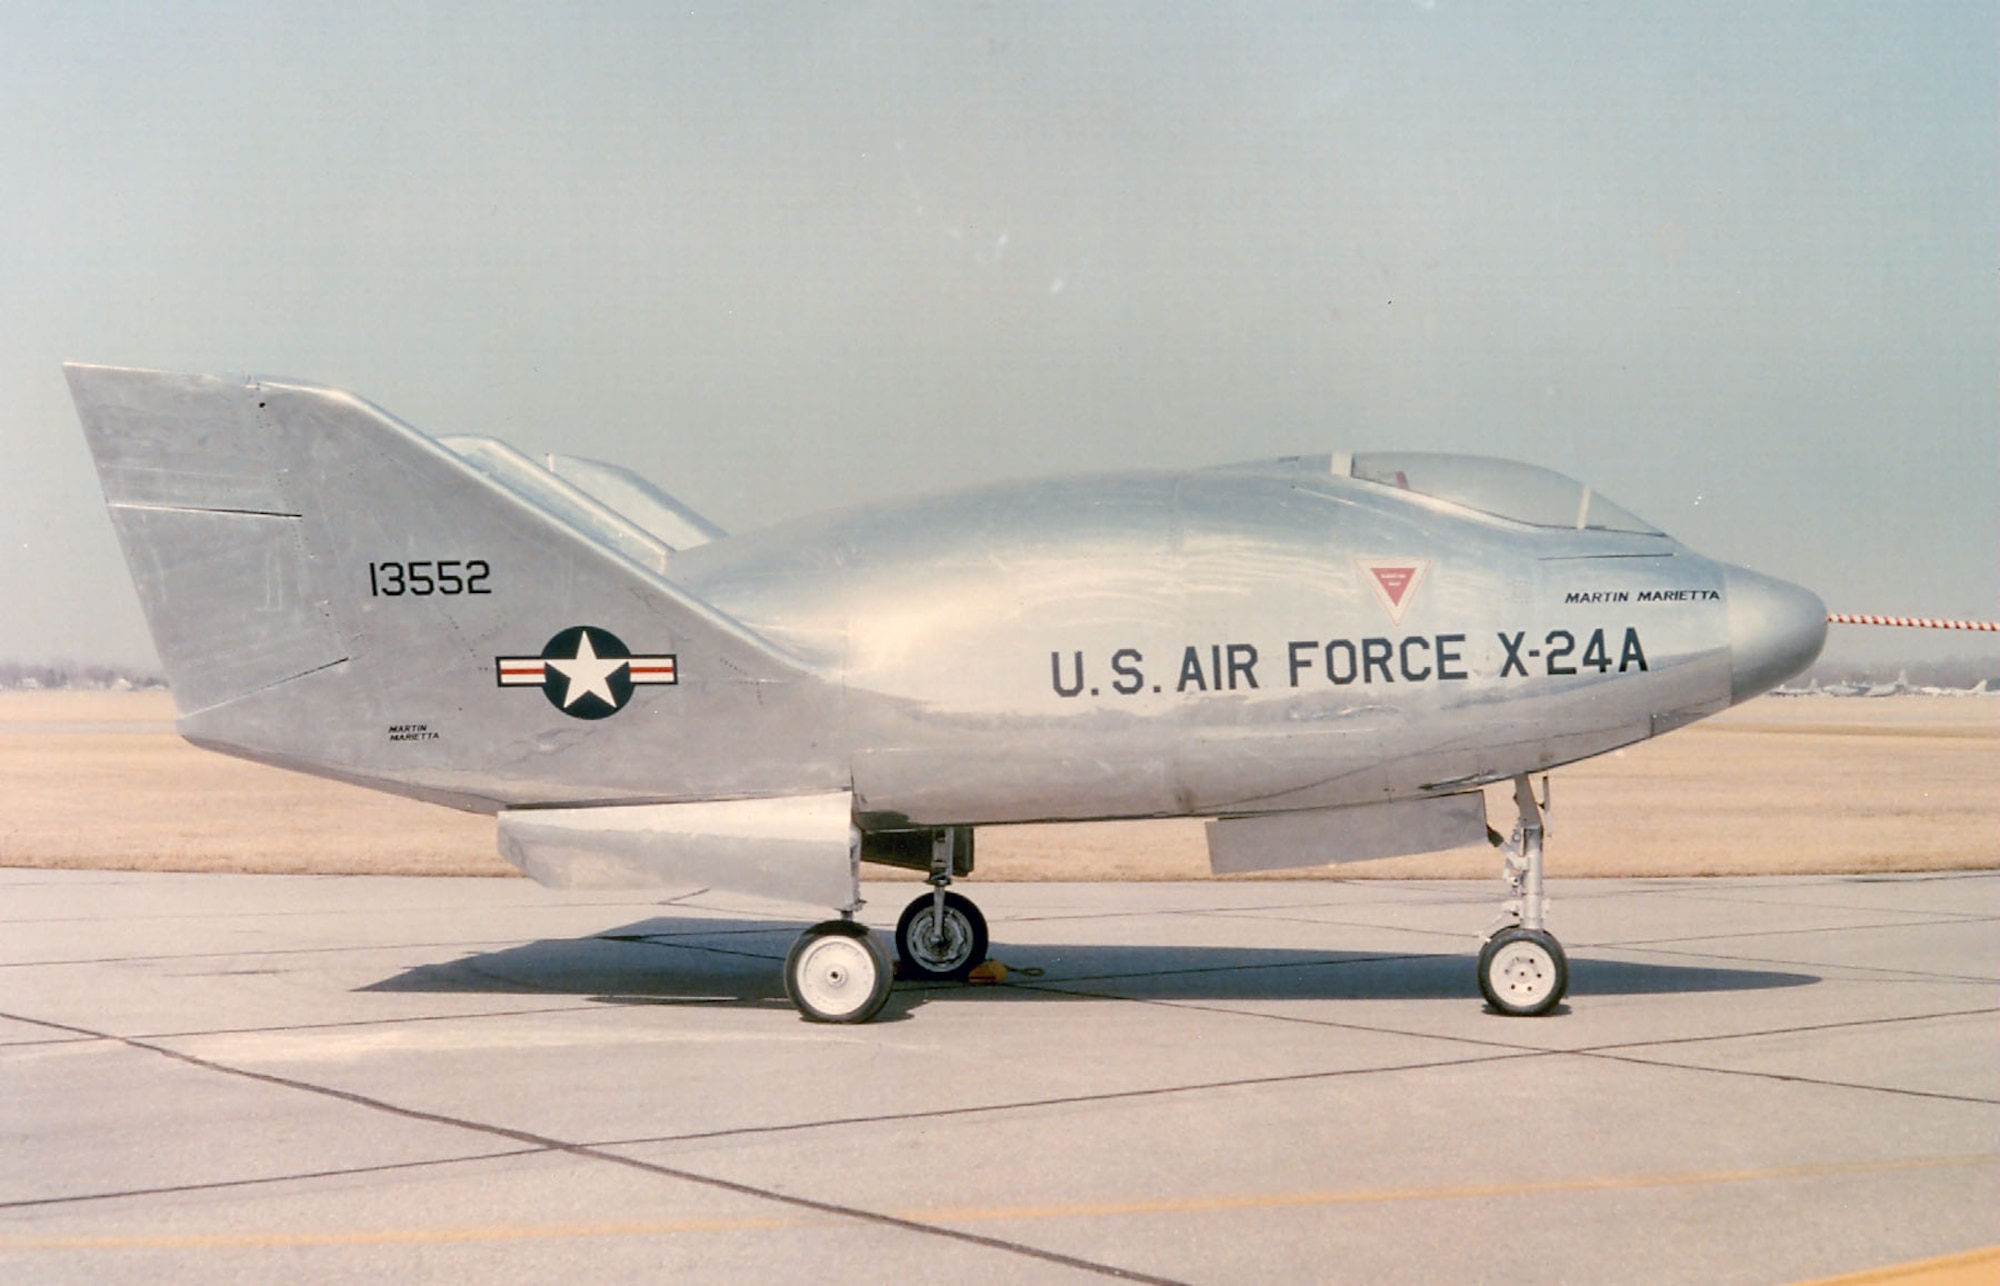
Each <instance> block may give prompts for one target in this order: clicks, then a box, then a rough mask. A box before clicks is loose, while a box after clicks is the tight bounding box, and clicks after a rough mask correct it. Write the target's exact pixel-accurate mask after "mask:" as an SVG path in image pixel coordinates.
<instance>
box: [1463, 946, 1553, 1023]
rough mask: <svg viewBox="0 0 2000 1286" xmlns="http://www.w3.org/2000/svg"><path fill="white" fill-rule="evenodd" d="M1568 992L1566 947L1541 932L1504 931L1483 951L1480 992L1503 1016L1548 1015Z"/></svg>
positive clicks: (1480, 953) (1481, 949) (1526, 1016)
mask: <svg viewBox="0 0 2000 1286" xmlns="http://www.w3.org/2000/svg"><path fill="white" fill-rule="evenodd" d="M1568 991H1569V959H1568V957H1566V956H1565V955H1563V949H1562V944H1561V943H1560V942H1557V941H1556V940H1555V938H1554V937H1553V936H1551V935H1550V934H1547V933H1544V932H1542V931H1541V930H1540V929H1523V928H1520V927H1519V926H1516V927H1514V928H1512V929H1502V930H1501V931H1500V932H1498V933H1496V934H1494V935H1493V936H1492V937H1491V938H1489V939H1487V942H1486V945H1485V946H1484V947H1482V948H1480V951H1479V992H1480V994H1481V995H1483V996H1485V997H1486V1003H1487V1004H1489V1005H1491V1006H1493V1008H1495V1009H1497V1010H1499V1011H1500V1012H1501V1013H1503V1014H1507V1015H1509V1016H1510V1017H1514V1018H1534V1017H1537V1016H1539V1015H1542V1014H1546V1013H1548V1012H1549V1011H1550V1010H1551V1009H1554V1008H1555V1007H1556V1006H1557V1005H1559V1004H1561V1003H1562V998H1563V996H1564V995H1565V994H1566V993H1567V992H1568Z"/></svg>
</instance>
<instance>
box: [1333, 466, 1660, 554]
mask: <svg viewBox="0 0 2000 1286" xmlns="http://www.w3.org/2000/svg"><path fill="white" fill-rule="evenodd" d="M1342 459H1343V457H1341V456H1334V457H1333V458H1332V460H1331V461H1330V463H1331V464H1332V466H1333V469H1332V471H1333V472H1334V473H1335V474H1339V473H1341V472H1343V471H1342V469H1341V468H1340V465H1341V461H1342ZM1346 460H1347V463H1348V467H1347V469H1346V470H1345V472H1346V474H1347V476H1349V477H1353V478H1358V479H1360V480H1361V481H1363V482H1372V483H1375V484H1377V485H1378V486H1384V487H1395V488H1396V489H1398V490H1401V491H1410V492H1414V493H1416V494H1417V495H1422V496H1432V497H1435V498H1436V499H1439V500H1444V501H1449V502H1450V503H1452V504H1455V505H1463V506H1465V507H1466V508H1467V509H1476V510H1478V511H1479V512H1480V513H1488V514H1493V515H1495V516H1496V517H1500V518H1507V519H1511V520H1512V521H1514V522H1524V523H1529V524H1531V525H1533V526H1536V527H1559V528H1562V529H1564V530H1568V531H1625V532H1637V533H1639V534H1641V535H1647V536H1658V535H1661V534H1662V533H1661V531H1660V529H1659V528H1657V527H1655V526H1653V525H1652V524H1651V523H1649V522H1647V521H1645V520H1644V519H1642V518H1640V517H1638V516H1637V515H1635V514H1632V513H1629V512H1627V511H1626V510H1625V509H1623V508H1620V507H1619V506H1618V505H1615V504H1613V503H1611V501H1609V500H1607V499H1605V498H1604V497H1603V496H1600V495H1598V494H1597V493H1596V492H1594V491H1592V490H1591V488H1590V487H1589V485H1588V484H1586V483H1581V482H1578V481H1577V480H1576V479H1574V478H1569V477H1565V476H1563V475H1562V474H1560V473H1557V472H1555V471H1554V470H1553V469H1543V468H1539V467H1537V466H1535V465H1532V464H1522V463H1520V462H1519V461H1517V460H1500V459H1495V458H1494V457H1492V456H1483V455H1437V454H1431V453H1429V452H1423V451H1369V452H1364V453H1361V454H1357V455H1353V456H1349V457H1346Z"/></svg>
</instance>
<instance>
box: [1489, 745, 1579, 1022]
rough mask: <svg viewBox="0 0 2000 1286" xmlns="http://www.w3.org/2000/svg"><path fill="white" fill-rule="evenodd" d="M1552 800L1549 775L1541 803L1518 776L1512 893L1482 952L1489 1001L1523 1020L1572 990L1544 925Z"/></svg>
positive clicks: (1510, 858)
mask: <svg viewBox="0 0 2000 1286" xmlns="http://www.w3.org/2000/svg"><path fill="white" fill-rule="evenodd" d="M1548 802H1549V800H1548V779H1547V778H1546V777H1545V778H1543V779H1542V798H1541V801H1540V803H1537V802H1536V800H1535V791H1534V787H1533V786H1531V785H1530V784H1529V782H1528V778H1527V776H1526V775H1525V774H1524V775H1522V776H1519V777H1516V778H1515V779H1514V806H1515V807H1516V808H1518V809H1519V810H1520V814H1521V820H1520V821H1519V822H1518V823H1517V824H1516V825H1515V827H1514V837H1513V839H1512V840H1511V841H1509V843H1507V844H1506V845H1505V846H1504V847H1505V848H1506V849H1507V866H1506V870H1505V871H1504V873H1503V878H1505V880H1506V881H1507V888H1508V891H1509V892H1511V893H1513V894H1514V897H1513V898H1512V899H1511V900H1509V901H1508V902H1507V904H1506V905H1505V907H1504V908H1503V909H1502V911H1501V917H1500V920H1499V922H1498V923H1497V924H1496V925H1495V928H1496V929H1497V930H1498V932H1491V933H1490V936H1489V937H1488V938H1487V939H1486V945H1485V946H1484V947H1483V948H1481V949H1480V952H1479V990H1480V993H1481V994H1483V995H1484V996H1485V997H1486V1003H1488V1004H1490V1005H1492V1006H1493V1007H1494V1008H1495V1009H1497V1010H1499V1011H1500V1012H1501V1013H1503V1014H1511V1015H1514V1016H1516V1017H1523V1018H1528V1017H1534V1016H1536V1015H1539V1014H1546V1013H1548V1012H1549V1011H1550V1010H1551V1009H1554V1008H1555V1007H1556V1006H1557V1005H1558V1004H1560V1003H1562V998H1563V993H1565V992H1567V991H1568V990H1569V960H1568V958H1567V957H1565V956H1564V955H1563V949H1562V944H1561V943H1559V942H1557V941H1556V940H1555V936H1554V935H1553V934H1551V933H1549V931H1548V930H1547V929H1545V928H1544V927H1543V917H1544V916H1545V915H1546V914H1547V912H1548V900H1547V899H1546V898H1544V897H1543V896H1542V836H1543V825H1542V821H1543V815H1544V814H1545V813H1546V812H1547V810H1548Z"/></svg>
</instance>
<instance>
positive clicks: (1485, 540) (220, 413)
mask: <svg viewBox="0 0 2000 1286" xmlns="http://www.w3.org/2000/svg"><path fill="white" fill-rule="evenodd" d="M67 371H68V375H69V380H70V386H71V391H72V393H73V395H74V397H75V401H76V406H77V411H78V414H79V416H80V418H81V420H82V423H83V427H84V431H85V434H86V436H87V437H88V439H89V442H90V447H91V450H92V452H93V454H94V455H95V458H96V462H97V468H98V471H99V475H100V477H101V480H102V482H103V487H104V494H105V499H106V501H107V502H108V504H109V507H110V511H111V517H112V521H113V523H114V525H115V526H116V528H117V531H118V536H119V539H120V541H121V542H122V544H123V547H124V551H125V556H126V558H127V560H128V562H129V563H130V566H131V570H132V575H133V579H134V580H135V582H136V583H137V586H138V590H139V597H140V600H141V602H142V604H143V606H144V608H145V612H146V616H147V619H148V621H149V623H150V625H151V629H152V633H153V639H154V641H155V643H156V644H157V646H158V649H159V653H160V657H161V660H162V662H163V664H164V666H165V668H166V671H167V675H168V679H169V681H170V683H171V685H172V689H173V695H174V700H175V703H176V705H177V707H178V712H179V720H178V723H177V725H176V726H177V728H178V729H179V731H180V732H181V734H182V735H183V736H185V737H186V738H187V739H188V740H190V741H192V742H194V743H195V744H196V745H199V746H204V747H207V748H210V749H213V750H219V751H222V752H224V753H227V754H232V755H240V756H243V757H245V758H249V759H254V760H259V761H262V762H264V763H270V764H276V765H279V766H282V767H285V768H291V769H296V770H299V771H302V772H308V773H316V774H319V775H321V776H326V777H332V778H338V779H340V780H343V781H348V782H353V783H357V784H359V785H363V786H368V787H372V788H374V789H377V790H384V791H390V792H393V793H396V794H400V795H407V796H410V797H413V798H417V799H423V800H429V801H432V802H434V803H438V804H444V805H450V806H454V807H458V808H463V809H470V810H473V811H477V812H483V813H492V814H497V816H498V831H499V845H500V851H501V854H502V855H503V856H504V857H505V858H506V859H507V860H508V861H510V862H512V863H514V864H515V865H516V866H518V867H520V868H521V869H522V870H524V871H526V872H527V873H528V874H529V875H531V876H533V877H534V878H535V879H537V880H539V881H541V882H543V883H545V884H556V885H583V884H626V885H629V884H660V885H667V884H672V885H679V886H688V885H697V886H706V887H714V888H720V889H726V890H735V891H741V892H748V893H753V894H758V895H762V896H766V897H775V898H782V899H785V900H789V901H793V902H798V903H807V904H817V905H823V906H828V907H831V908H834V909H835V910H836V911H837V912H838V913H839V915H840V918H839V919H835V920H830V921H828V922H826V923H823V924H819V925H817V926H815V927H813V928H810V929H808V930H806V931H805V932H804V933H803V934H802V935H801V936H800V938H799V939H798V941H797V944H796V945H795V946H794V947H793V949H792V951H791V953H790V956H789V958H788V959H787V961H786V965H785V983H786V990H787V992H788V994H789V995H790V996H791V997H792V999H793V1001H794V1002H795V1003H796V1004H797V1005H798V1007H799V1008H800V1010H802V1011H803V1012H804V1013H805V1014H806V1015H807V1016H808V1017H811V1018H815V1019H820V1020H824V1021H835V1022H860V1021H865V1020H867V1019H868V1018H870V1017H872V1016H873V1015H874V1014H875V1012H876V1011H877V1010H879V1009H880V1008H881V1006H882V1004H883V1002H884V1000H885V999H886V997H887V996H888V994H889V987H890V982H891V978H892V967H891V963H890V960H889V958H888V953H887V951H886V949H885V948H884V947H883V946H882V945H881V944H880V943H879V941H878V940H877V939H876V937H875V936H874V935H873V934H871V933H870V932H869V931H868V929H867V928H865V927H864V926H862V925H860V924H859V923H857V922H856V921H855V920H854V919H853V914H854V912H855V911H856V910H857V909H858V908H859V907H860V905H861V897H860V868H861V864H862V863H863V862H881V863H888V864H893V865H897V866H907V867H914V868H917V869H920V870H924V871H927V872H928V873H929V876H930V881H931V884H932V890H931V891H930V892H929V893H926V894H924V895H922V896H920V897H918V898H917V899H916V900H915V901H914V902H912V903H911V905H910V907H909V909H908V910H907V911H906V912H905V913H904V914H903V916H902V919H901V922H900V924H899V925H898V926H897V930H896V950H897V952H898V955H899V956H900V958H901V962H902V970H903V973H904V974H905V975H906V976H915V977H919V978H951V977H963V976H964V975H965V974H966V973H967V972H969V971H970V970H971V969H972V968H973V967H974V966H976V965H977V964H979V963H980V962H981V961H982V960H983V958H984V956H985V953H986V948H987V931H986V925H985V922H984V919H983V917H982V916H981V915H980V913H979V911H978V909H977V908H976V907H975V906H974V905H973V904H972V903H971V902H970V901H968V900H966V899H965V898H963V897H962V896H960V895H959V894H957V893H955V892H951V891H949V889H948V886H949V885H950V884H951V882H952V881H953V879H954V878H955V877H959V876H963V875H965V874H967V873H968V872H969V871H970V870H971V867H972V855H973V845H972V836H973V830H974V828H975V827H978V826H983V825H999V824H1005V823H1014V822H1038V821H1053V820H1067V821H1085V820H1097V819H1112V818H1140V817H1202V818H1209V819H1212V820H1211V821H1210V822H1209V824H1208V830H1207V835H1208V844H1209V851H1210V858H1211V861H1212V864H1213V866H1214V868H1215V869H1216V870H1217V871H1219V872H1234V871H1248V870H1264V869H1280V868H1285V867H1295V866H1307V865H1320V864H1324V863H1329V862H1340V861H1348V860H1357V859H1363V858H1373V857H1382V856H1390V855H1394V854H1400V853H1409V852H1424V851H1432V850H1437V849H1443V848H1451V847H1457V846H1460V845H1464V844H1476V843H1479V842H1482V841H1484V840H1486V839H1488V837H1489V835H1490V834H1491V832H1489V831H1488V829H1487V823H1486V815H1485V807H1484V802H1483V795H1482V794H1481V792H1480V789H1479V788H1480V787H1481V786H1483V785H1485V784H1487V783H1492V782H1503V781H1508V780H1510V779H1511V780H1512V781H1513V783H1514V787H1515V790H1514V794H1515V799H1516V803H1517V805H1518V808H1519V811H1520V820H1519V825H1518V826H1517V828H1516V829H1517V837H1518V840H1519V842H1518V844H1514V845H1508V846H1507V847H1508V849H1509V856H1508V857H1507V859H1506V866H1505V872H1506V875H1507V878H1508V879H1509V881H1510V884H1511V885H1512V892H1513V894H1514V896H1513V897H1512V899H1511V900H1509V901H1507V902H1506V904H1505V908H1504V913H1503V916H1502V919H1501V924H1502V926H1503V927H1502V928H1501V929H1500V931H1499V932H1497V933H1493V934H1491V935H1490V936H1489V938H1488V940H1487V942H1486V946H1485V949H1484V950H1483V951H1482V952H1481V954H1480V962H1479V981H1480V986H1481V990H1482V991H1483V992H1484V993H1485V995H1486V997H1487V999H1488V1000H1489V1001H1490V1002H1491V1003H1492V1004H1493V1005H1494V1006H1495V1007H1497V1008H1498V1009H1500V1010H1502V1011H1505V1012H1510V1013H1542V1012H1546V1011H1547V1010H1549V1009H1551V1008H1553V1007H1554V1006H1555V1005H1556V1003H1557V1002H1558V1001H1559V1000H1560V999H1561V998H1562V995H1563V992H1564V989H1565V987H1566V986H1567V976H1568V971H1567V965H1566V963H1565V960H1564V957H1563V952H1562V948H1561V947H1560V946H1559V945H1558V944H1557V942H1556V940H1555V939H1554V938H1553V937H1552V936H1550V935H1549V933H1548V932H1547V931H1546V929H1545V928H1544V927H1543V915H1544V900H1543V896H1542V887H1541V875H1542V856H1541V831H1542V826H1541V809H1540V805H1539V803H1538V801H1537V800H1536V799H1535V796H1534V793H1533V791H1532V789H1531V788H1530V785H1529V775H1530V774H1532V773H1535V772H1540V771H1542V770H1545V769H1548V768H1551V767H1553V766H1555V765H1558V764H1565V763H1570V762H1572V761H1575V760H1579V759H1583V758H1586V757H1588V756H1591V755H1596V754H1602V753H1604V752H1605V751H1608V750H1612V749H1615V748H1617V747H1620V746H1626V745H1630V744H1632V743H1633V742H1637V741H1641V740H1644V739H1645V738H1647V737H1652V736H1657V735H1659V734H1660V733H1663V732H1667V731H1670V730H1671V729H1674V728H1678V727H1680V726H1681V725H1683V724H1686V723H1689V722H1691V721H1693V720H1695V719H1699V718H1701V717H1703V716H1705V715H1710V714H1714V713H1716V712H1717V711H1719V710H1722V709H1724V708H1726V707H1728V706H1730V705H1732V704H1734V703H1736V702H1740V701H1743V700H1746V699H1747V698H1749V697H1752V696H1755V695H1756V694H1758V693H1760V692H1763V691H1765V690H1766V689H1768V688H1770V687H1772V686H1774V685H1776V684H1778V683H1780V682H1782V681H1784V680H1785V679H1787V678H1789V677H1791V676H1792V675H1794V674H1796V673H1798V672H1799V671H1801V670H1803V669H1804V668H1805V667H1806V666H1808V665H1809V664H1811V662H1812V661H1813V659H1814V658H1815V657H1816V656H1817V655H1818V654H1819V650H1820V647H1821V645H1822V643H1823V642H1824V640H1825V633H1826V609H1825V607H1824V606H1823V605H1822V604H1821V602H1820V601H1819V599H1817V598H1816V597H1814V596H1813V595H1812V594H1810V593H1808V592H1807V591H1805V590H1803V589H1800V588H1798V587H1796V586H1793V585H1789V584H1786V583H1784V582H1782V581H1777V580H1773V579H1770V578H1768V577H1765V576H1761V575H1758V574H1757V573H1755V572H1751V571H1748V570H1745V569H1743V568H1741V567H1733V566H1728V565H1724V564H1720V563H1716V562H1712V561H1710V560H1708V559H1706V558H1702V557H1700V556H1699V555H1696V554H1694V553H1692V552H1691V551H1689V550H1688V549H1687V548H1685V547H1684V546H1682V545H1680V544H1679V543H1678V542H1676V541H1674V540H1673V539H1671V538H1670V537H1668V536H1666V535H1664V534H1662V533H1661V532H1659V531H1656V530H1654V529H1653V528H1652V527H1650V526H1648V525H1647V524H1646V523H1644V522H1642V521H1640V520H1639V519H1637V518H1635V517H1634V516H1632V515H1631V514H1629V513H1627V512H1625V511H1624V510H1622V509H1620V508H1619V507H1617V506H1616V505H1614V504H1612V503H1611V502H1609V501H1608V500H1606V499H1605V498H1604V497H1602V496H1599V495H1597V494H1595V493H1594V492H1593V491H1592V490H1591V489H1590V488H1588V487H1586V486H1584V485H1582V484H1580V483H1577V482H1575V481H1572V480H1571V479H1569V478H1566V477H1563V476H1561V475H1559V474H1555V473H1551V472H1548V471H1547V470H1543V469H1539V468H1535V467H1532V466H1529V465H1524V464H1516V463H1513V462H1510V461H1505V460H1496V459H1487V458H1481V457H1472V456H1453V455H1425V454H1415V453H1393V452H1392V453H1382V454H1355V455H1331V456H1326V455H1322V456H1317V457H1300V458H1288V459H1281V460H1272V461H1263V462H1258V463H1252V464H1243V465H1234V466H1229V467H1223V468H1215V469H1207V470H1201V471H1196V472H1186V473H1168V472H1142V473H1127V474H1114V475H1107V476H1099V477H1083V478H1057V479H1050V480H1044V481H1029V482H1006V483H997V484H990V485H983V486H976V487H970V488H967V489H964V490H960V491H954V492H949V493H946V494H942V495H935V496H925V497H921V498H917V499H909V500H893V501H886V502H882V503H877V504H870V505H864V506H862V507H859V508H853V509H847V510H843V511H839V512H835V513H829V514H823V515H819V516H816V517H807V518H799V519H795V520H793V521H789V522H784V523H780V524H779V525H777V526H774V527H770V528H767V529H764V530H761V531H755V532H750V533H746V534H742V535H734V536H725V535H723V533H722V532H720V531H719V530H717V529H716V528H715V527H713V526H711V525H710V524H708V523H706V522H704V521H703V520H702V519H701V518H699V517H698V516H697V515H695V514H693V513H692V512H690V511H689V510H687V509H686V508H684V507H683V506H681V505H680V504H679V503H678V502H676V501H674V500H673V499H671V498H670V497H668V496H666V495H664V494H663V493H661V492H660V491H658V490H657V489H656V488H654V487H653V486H651V485H650V484H649V483H647V482H646V481H645V480H643V479H641V478H639V477H638V476H637V475H634V474H632V473H630V472H628V471H626V470H623V469H620V468H618V467H616V466H611V465H605V464H600V463H596V462H592V461H585V460H577V459H569V458H564V457H546V458H545V460H544V461H542V462H537V461H536V460H533V459H530V458H529V457H527V456H525V455H523V454H521V453H519V452H517V451H515V450H513V449H511V448H509V447H507V446H505V445H504V444H502V443H499V442H496V441H493V440H491V439H487V438H445V439H441V440H433V439H431V438H428V437H425V436H424V435H422V434H420V433H418V432H416V431H415V430H413V429H411V428H410V427H409V426H407V425H405V424H403V423H401V422H400V421H398V420H396V419H394V418H393V417H391V416H389V415H387V414H385V413H384V412H382V411H381V410H379V409H377V408H376V407H374V406H371V405H370V404H368V403H366V402H364V401H361V400H360V399H358V398H355V397H353V396H351V395H349V394H346V393H342V392H338V391H334V390H331V389H325V388H316V387H312V386H308V385H304V384H300V383H296V382H291V381H281V380H271V379H251V380H241V379H238V380H228V379H221V378H216V377H211V376H201V375H177V374H164V373H159V372H151V371H138V370H123V369H113V368H105V367H91V366H71V367H68V368H67Z"/></svg>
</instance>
